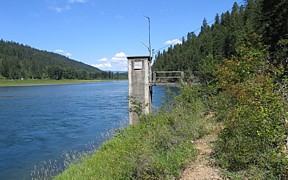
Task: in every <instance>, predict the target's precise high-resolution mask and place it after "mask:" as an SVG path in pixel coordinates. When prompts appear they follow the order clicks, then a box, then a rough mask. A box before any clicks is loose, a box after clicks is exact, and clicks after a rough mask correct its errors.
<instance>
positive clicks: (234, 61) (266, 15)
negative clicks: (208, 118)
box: [153, 0, 288, 179]
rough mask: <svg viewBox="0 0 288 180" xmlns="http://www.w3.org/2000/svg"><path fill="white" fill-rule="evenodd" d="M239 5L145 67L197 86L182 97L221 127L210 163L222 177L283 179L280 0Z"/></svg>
mask: <svg viewBox="0 0 288 180" xmlns="http://www.w3.org/2000/svg"><path fill="white" fill-rule="evenodd" d="M243 2H244V3H243V4H241V5H238V4H237V3H235V4H234V6H233V8H232V10H231V12H230V11H227V12H225V13H223V14H221V16H219V15H216V17H215V21H214V23H213V24H211V25H209V24H208V23H207V21H206V20H204V21H203V25H202V27H201V31H200V33H199V34H198V35H196V34H194V33H193V32H192V33H188V35H187V38H183V40H182V42H183V43H182V44H178V45H175V46H171V47H169V48H168V50H167V51H164V52H162V53H160V52H159V53H158V55H157V59H156V62H155V64H154V66H153V68H154V69H156V70H184V71H185V72H186V78H187V80H192V79H191V77H196V78H198V80H199V81H200V82H201V83H200V85H198V86H188V87H184V88H183V90H182V96H183V95H184V97H185V98H184V99H186V101H188V102H189V103H192V104H193V103H194V102H195V101H196V100H197V99H201V101H202V102H203V103H204V104H205V105H206V108H207V109H206V113H207V114H215V117H214V118H215V120H216V121H218V122H221V124H222V126H223V130H221V132H220V133H219V136H218V140H217V141H216V142H215V146H214V152H213V155H214V156H213V157H214V158H215V159H216V164H217V165H218V166H219V167H221V168H222V169H223V171H224V172H223V174H224V175H223V176H224V177H225V178H228V179H287V177H288V136H287V133H288V113H287V112H288V104H287V102H288V76H287V75H288V67H287V63H288V18H287V17H288V1H287V0H273V1H271V0H247V1H243ZM191 74H193V75H194V76H190V75H191ZM193 80H195V78H193ZM188 84H189V83H188ZM191 107H192V108H195V109H197V108H196V107H197V106H195V105H191Z"/></svg>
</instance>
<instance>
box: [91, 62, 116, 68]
mask: <svg viewBox="0 0 288 180" xmlns="http://www.w3.org/2000/svg"><path fill="white" fill-rule="evenodd" d="M92 66H94V67H96V68H99V69H106V68H110V67H112V64H111V63H103V64H92Z"/></svg>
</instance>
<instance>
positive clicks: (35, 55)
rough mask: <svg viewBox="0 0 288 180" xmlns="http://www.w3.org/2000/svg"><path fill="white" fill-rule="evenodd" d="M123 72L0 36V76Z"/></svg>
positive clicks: (83, 75) (101, 75) (79, 76)
mask: <svg viewBox="0 0 288 180" xmlns="http://www.w3.org/2000/svg"><path fill="white" fill-rule="evenodd" d="M120 76H123V75H122V74H119V73H118V74H113V73H112V72H104V71H101V70H100V69H98V68H95V67H92V66H90V65H87V64H84V63H82V62H78V61H75V60H72V59H69V58H68V57H65V56H62V55H59V54H56V53H52V52H47V51H41V50H37V49H35V48H32V47H29V46H24V45H22V44H19V43H15V42H6V41H4V40H0V78H1V77H2V78H6V79H21V78H24V79H47V78H50V79H103V78H105V79H107V78H116V77H117V78H118V77H120ZM124 76H125V75H124ZM124 78H125V77H124Z"/></svg>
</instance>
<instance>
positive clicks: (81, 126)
mask: <svg viewBox="0 0 288 180" xmlns="http://www.w3.org/2000/svg"><path fill="white" fill-rule="evenodd" d="M165 94H166V88H165V87H161V86H156V87H153V106H154V107H159V106H161V104H162V102H163V97H164V96H165ZM127 97H128V82H127V81H115V82H96V83H85V84H69V85H45V86H23V87H0V124H1V125H0V179H3V180H10V179H20V180H21V179H31V176H30V173H31V170H32V169H33V167H34V165H36V166H38V165H40V164H41V163H43V161H48V160H54V159H60V157H61V155H62V154H63V152H64V151H70V150H73V151H74V150H78V151H79V150H80V151H81V150H85V149H86V148H87V146H88V144H89V143H91V142H93V144H94V146H99V144H101V141H102V140H103V138H102V140H101V138H100V137H101V134H103V133H104V134H105V133H106V132H108V131H109V130H111V129H116V128H120V127H121V126H122V127H123V126H127V125H128V122H129V121H128V100H127Z"/></svg>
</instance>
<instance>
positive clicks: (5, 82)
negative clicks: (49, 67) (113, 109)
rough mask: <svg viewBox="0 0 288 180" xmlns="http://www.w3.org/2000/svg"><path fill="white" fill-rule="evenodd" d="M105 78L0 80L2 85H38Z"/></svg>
mask: <svg viewBox="0 0 288 180" xmlns="http://www.w3.org/2000/svg"><path fill="white" fill-rule="evenodd" d="M100 81H104V80H78V79H61V80H53V79H28V80H0V87H1V86H37V85H52V84H78V83H88V82H100Z"/></svg>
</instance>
